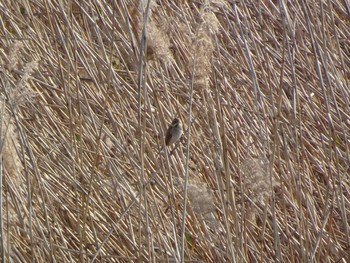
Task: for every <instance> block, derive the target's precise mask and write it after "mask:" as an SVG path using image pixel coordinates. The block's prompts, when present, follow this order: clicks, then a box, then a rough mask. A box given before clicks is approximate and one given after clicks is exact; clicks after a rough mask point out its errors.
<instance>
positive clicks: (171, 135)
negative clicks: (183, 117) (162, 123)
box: [165, 118, 182, 146]
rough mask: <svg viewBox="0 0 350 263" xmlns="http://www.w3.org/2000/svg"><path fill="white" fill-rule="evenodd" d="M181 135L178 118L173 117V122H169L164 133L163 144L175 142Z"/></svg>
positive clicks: (167, 144)
mask: <svg viewBox="0 0 350 263" xmlns="http://www.w3.org/2000/svg"><path fill="white" fill-rule="evenodd" d="M181 135H182V128H181V124H180V121H179V119H177V118H175V119H174V120H173V122H172V123H171V124H170V126H169V128H168V130H167V132H166V135H165V144H166V146H169V145H171V144H173V143H175V142H177V141H178V140H179V139H180V138H181Z"/></svg>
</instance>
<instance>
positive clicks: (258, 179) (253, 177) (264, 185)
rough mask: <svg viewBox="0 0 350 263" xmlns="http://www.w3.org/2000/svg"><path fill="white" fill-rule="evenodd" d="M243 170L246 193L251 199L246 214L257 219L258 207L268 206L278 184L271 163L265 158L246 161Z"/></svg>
mask: <svg viewBox="0 0 350 263" xmlns="http://www.w3.org/2000/svg"><path fill="white" fill-rule="evenodd" d="M241 169H242V174H243V182H244V188H245V192H246V194H247V195H248V199H249V201H248V202H247V206H246V212H247V214H248V218H250V219H255V214H256V212H258V209H256V207H257V206H265V205H267V203H268V201H269V199H270V197H271V196H272V191H273V188H274V186H276V185H278V183H277V181H276V179H275V176H274V175H272V174H271V171H270V164H269V161H268V160H267V159H266V158H264V157H260V158H252V157H251V158H248V159H246V160H244V162H243V163H242V166H241ZM260 211H261V210H260Z"/></svg>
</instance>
